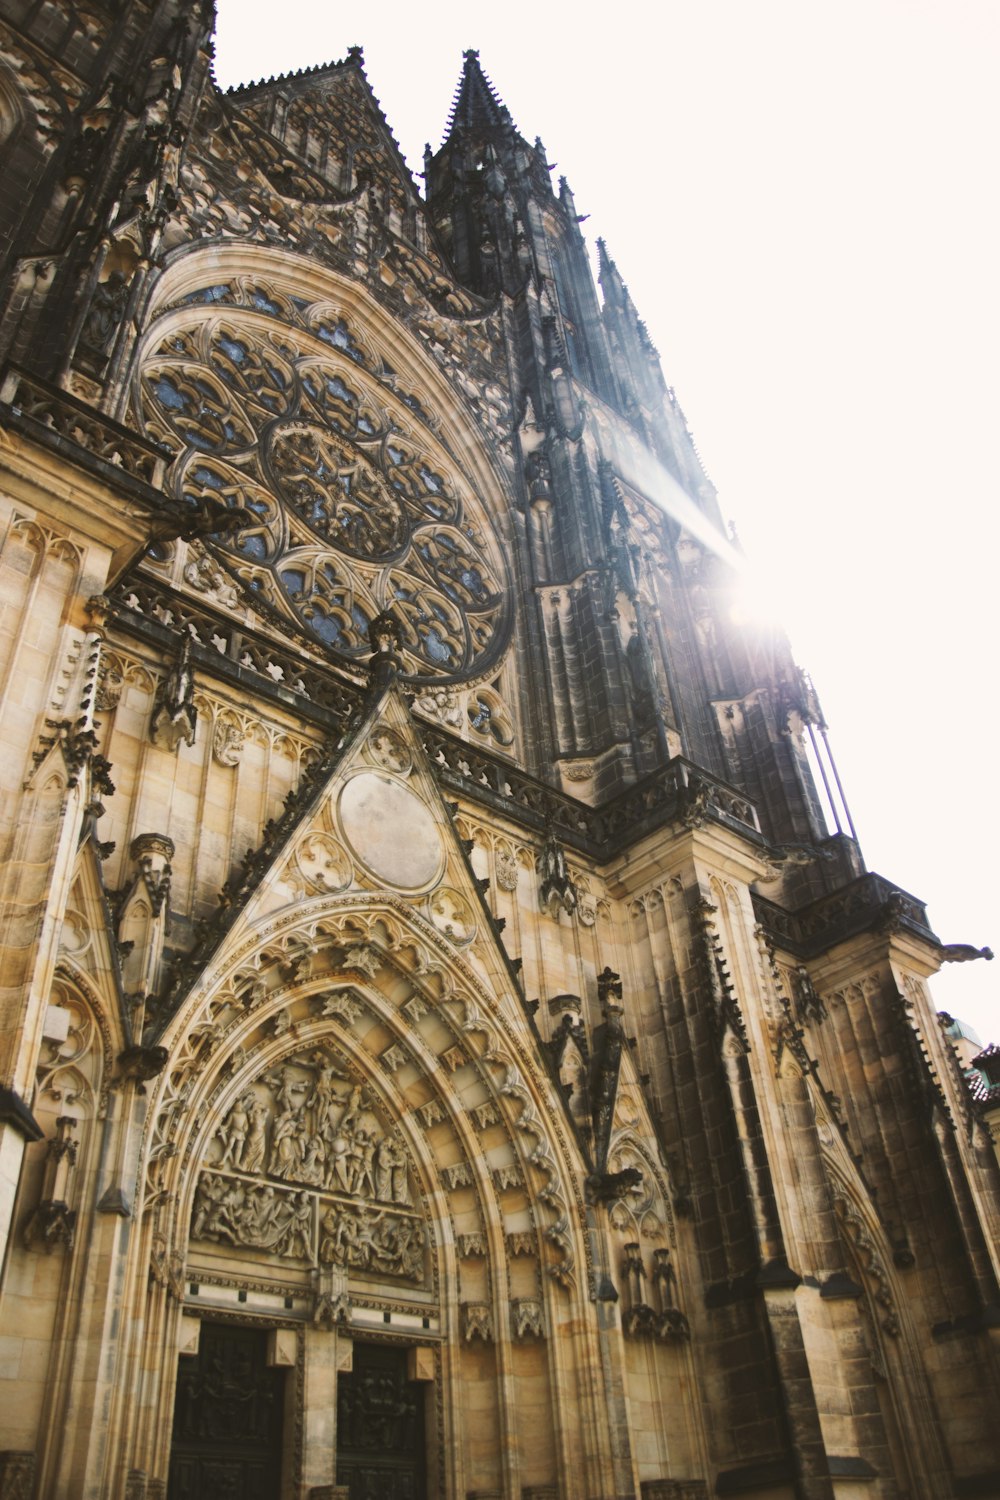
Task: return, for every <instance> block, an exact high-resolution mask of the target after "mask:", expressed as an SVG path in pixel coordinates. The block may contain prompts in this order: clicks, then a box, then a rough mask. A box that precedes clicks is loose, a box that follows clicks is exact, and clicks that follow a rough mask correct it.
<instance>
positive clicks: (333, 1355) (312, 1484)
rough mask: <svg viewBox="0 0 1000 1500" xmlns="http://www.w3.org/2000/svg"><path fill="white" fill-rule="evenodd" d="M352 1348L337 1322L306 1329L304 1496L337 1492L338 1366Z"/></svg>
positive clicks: (322, 1499) (310, 1499)
mask: <svg viewBox="0 0 1000 1500" xmlns="http://www.w3.org/2000/svg"><path fill="white" fill-rule="evenodd" d="M350 1352H351V1341H350V1339H344V1338H342V1337H341V1335H340V1334H339V1333H338V1331H337V1328H336V1326H334V1327H321V1328H307V1329H306V1330H305V1351H304V1356H305V1357H304V1368H303V1374H302V1413H301V1416H302V1489H301V1500H334V1497H335V1495H336V1493H337V1492H336V1479H337V1370H338V1366H339V1364H340V1362H341V1359H342V1357H343V1356H344V1355H345V1354H346V1355H347V1357H348V1359H349V1358H350ZM348 1368H350V1366H349V1365H348ZM344 1493H345V1494H346V1491H345V1492H344Z"/></svg>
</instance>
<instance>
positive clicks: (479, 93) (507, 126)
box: [444, 48, 515, 141]
mask: <svg viewBox="0 0 1000 1500" xmlns="http://www.w3.org/2000/svg"><path fill="white" fill-rule="evenodd" d="M463 56H464V59H465V62H464V64H463V67H462V76H461V78H460V79H459V82H458V88H457V89H456V90H455V100H454V103H453V104H452V107H451V114H450V115H449V117H448V124H447V127H446V129H445V137H444V138H445V141H448V140H449V139H450V138H451V137H452V136H453V135H455V134H456V132H458V131H467V132H468V133H469V134H472V135H481V134H484V133H489V132H491V131H499V130H502V131H507V130H513V129H514V128H515V126H514V121H513V120H512V119H511V116H510V110H509V109H508V108H507V106H506V105H505V104H503V103H502V102H501V100H500V96H499V95H498V94H497V91H496V89H495V88H494V87H493V85H492V83H491V82H490V80H489V79H488V78H487V76H486V74H485V73H484V72H483V70H482V68H481V67H480V64H479V53H478V52H476V51H474V50H473V49H472V48H469V50H468V51H467V52H465V53H463Z"/></svg>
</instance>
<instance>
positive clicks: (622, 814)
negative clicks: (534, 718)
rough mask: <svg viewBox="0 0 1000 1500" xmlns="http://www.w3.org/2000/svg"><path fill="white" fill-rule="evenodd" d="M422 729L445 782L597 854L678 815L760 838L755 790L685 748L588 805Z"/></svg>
mask: <svg viewBox="0 0 1000 1500" xmlns="http://www.w3.org/2000/svg"><path fill="white" fill-rule="evenodd" d="M421 736H422V739H423V743H424V748H425V750H426V751H427V753H428V755H429V757H430V760H431V763H432V765H433V766H434V768H435V770H436V771H437V772H438V775H439V777H440V780H441V781H442V783H443V784H444V785H445V786H447V787H449V788H450V789H451V790H453V791H455V792H457V793H459V794H460V795H462V796H465V797H468V798H469V799H470V800H471V801H473V802H479V803H482V804H485V805H486V806H488V807H491V808H494V809H495V810H497V811H499V812H503V813H505V814H506V815H507V816H508V817H510V818H512V819H513V820H514V821H515V822H519V823H522V824H526V825H527V826H528V827H530V828H532V829H535V830H537V831H539V832H541V831H543V830H544V831H548V830H551V831H552V832H554V833H556V834H557V835H558V836H559V837H560V838H561V839H562V840H563V841H564V842H565V843H566V844H568V845H570V846H571V847H574V848H576V849H579V850H580V851H581V852H583V853H587V854H589V855H591V856H592V857H593V858H595V859H609V858H611V857H612V856H613V855H615V854H617V853H618V852H619V851H620V850H621V849H623V848H625V847H627V846H628V845H629V844H632V843H635V841H636V839H637V838H641V837H642V835H643V834H644V833H647V832H651V831H652V830H653V829H654V828H657V827H659V826H660V825H662V824H664V823H668V822H674V821H678V820H679V821H680V822H682V823H684V824H685V825H687V826H689V827H692V826H695V825H696V824H698V823H701V822H704V821H706V820H710V821H716V822H720V823H724V824H727V825H728V826H730V827H733V828H734V829H735V830H736V831H738V832H739V833H741V834H743V836H744V837H750V838H752V839H753V840H754V841H755V842H760V840H761V833H760V822H759V819H758V817H757V812H756V809H755V808H754V805H753V803H752V802H751V801H750V800H749V798H747V797H745V796H743V795H742V793H740V792H738V791H737V790H736V789H735V788H734V787H731V786H729V785H727V783H726V782H724V781H720V780H719V779H718V778H717V777H715V776H712V775H710V774H709V773H708V772H707V771H703V770H702V769H701V768H700V767H699V766H696V765H694V764H693V762H691V761H689V760H685V759H684V758H683V757H682V756H679V755H678V756H675V757H674V759H673V760H671V761H669V762H668V764H667V765H665V766H660V767H659V768H658V769H657V770H655V771H652V772H651V773H650V774H649V775H648V776H644V777H643V779H642V780H641V781H638V782H636V784H635V785H634V786H630V787H626V788H625V789H624V791H621V792H619V793H618V794H617V795H616V796H615V797H613V798H612V799H611V801H610V802H606V803H604V804H602V805H601V806H600V807H590V806H588V804H587V803H585V802H579V801H577V799H576V798H575V797H570V796H567V795H566V793H565V792H560V791H557V790H556V789H555V788H554V787H551V786H548V785H546V784H545V783H544V782H541V781H537V780H536V779H535V778H534V777H533V776H528V775H526V774H525V773H524V772H523V771H519V770H518V769H517V768H516V767H515V766H512V765H511V764H510V762H509V761H506V760H502V759H501V758H500V757H499V756H493V755H490V754H489V753H488V752H487V751H485V750H481V749H479V748H477V747H475V746H472V745H468V744H466V743H465V742H464V741H463V740H459V739H456V738H454V737H453V736H452V735H450V734H448V733H446V732H445V731H444V730H442V729H438V728H434V727H431V726H430V725H427V726H423V727H422V729H421Z"/></svg>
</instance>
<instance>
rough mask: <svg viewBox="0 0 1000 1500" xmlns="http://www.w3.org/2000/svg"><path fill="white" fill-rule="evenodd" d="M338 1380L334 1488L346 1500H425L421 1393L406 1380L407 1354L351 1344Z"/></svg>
mask: <svg viewBox="0 0 1000 1500" xmlns="http://www.w3.org/2000/svg"><path fill="white" fill-rule="evenodd" d="M353 1363H354V1369H353V1372H352V1373H351V1374H350V1375H341V1376H340V1377H339V1378H338V1380H337V1483H338V1484H345V1485H347V1487H348V1490H349V1493H350V1500H425V1495H426V1470H425V1459H424V1388H423V1386H422V1385H420V1384H418V1383H417V1382H416V1381H412V1380H407V1378H406V1350H405V1349H396V1348H393V1347H392V1346H391V1345H384V1344H358V1343H356V1344H355V1345H354V1360H353Z"/></svg>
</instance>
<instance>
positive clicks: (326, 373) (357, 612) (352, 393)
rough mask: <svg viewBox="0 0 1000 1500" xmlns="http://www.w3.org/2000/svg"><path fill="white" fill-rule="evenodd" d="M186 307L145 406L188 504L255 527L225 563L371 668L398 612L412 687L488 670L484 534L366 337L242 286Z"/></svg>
mask: <svg viewBox="0 0 1000 1500" xmlns="http://www.w3.org/2000/svg"><path fill="white" fill-rule="evenodd" d="M232 303H235V304H237V307H236V308H235V309H234V310H233V311H232V312H231V313H229V314H226V313H223V312H222V311H221V310H220V306H221V305H225V304H232ZM184 304H185V307H186V309H187V310H186V311H185V312H181V310H180V309H179V308H175V309H174V311H173V313H172V314H169V315H168V320H167V323H166V327H165V329H164V331H162V332H161V333H160V335H159V336H158V338H157V337H154V340H153V342H152V343H151V345H150V352H149V353H148V354H147V357H146V360H145V365H144V369H143V374H142V382H141V391H140V395H139V398H138V404H139V406H140V408H141V410H142V413H143V417H144V421H145V424H146V427H147V430H148V431H149V433H150V434H151V435H152V436H155V437H156V438H157V439H158V440H159V441H161V442H163V443H165V444H166V445H167V446H168V447H170V448H171V449H172V450H173V451H174V452H175V453H176V454H177V459H176V462H175V465H174V471H173V472H174V481H173V482H174V486H175V489H176V491H177V493H178V495H179V496H180V497H181V498H182V499H183V500H184V501H186V502H187V503H188V504H190V505H192V506H197V505H200V504H201V503H202V502H203V500H204V498H205V496H206V495H209V496H211V497H212V498H214V499H215V500H221V501H222V502H223V503H224V504H225V505H226V506H227V507H228V508H230V509H238V510H240V511H242V512H244V513H245V514H244V524H243V525H242V527H241V528H240V529H239V530H238V531H237V532H236V533H235V535H233V536H232V537H230V538H228V539H226V540H221V539H220V540H219V541H218V542H217V544H216V555H217V556H218V557H220V558H221V559H222V560H223V561H224V562H225V563H226V565H227V567H228V568H229V569H230V570H231V571H232V572H233V573H234V574H235V575H236V576H237V577H238V578H239V579H240V580H241V581H242V583H243V584H244V586H245V587H247V588H249V589H250V590H252V591H253V593H254V594H255V595H256V597H257V598H258V599H259V600H263V601H264V602H266V603H267V604H268V605H270V606H271V607H272V608H273V609H275V610H277V611H278V612H279V613H280V615H281V616H282V617H283V618H284V619H285V620H287V619H288V618H289V615H291V616H292V617H293V618H294V619H295V620H296V621H297V623H298V624H299V625H300V626H301V627H303V628H304V629H305V630H306V631H307V632H308V633H309V634H310V635H311V636H313V637H314V638H316V639H318V640H320V641H322V642H323V643H324V645H326V646H327V647H328V648H329V649H331V650H332V651H334V652H335V653H337V654H338V655H343V656H347V657H356V656H359V655H362V654H364V653H365V652H367V651H368V650H369V649H370V644H369V640H368V626H369V623H370V622H371V620H372V619H374V617H375V616H376V615H377V614H379V613H380V612H382V611H384V610H385V609H387V608H392V609H393V610H394V612H395V613H396V615H397V616H398V618H399V619H400V620H401V622H402V625H403V631H404V651H405V654H406V655H407V657H408V662H407V665H408V668H409V670H410V672H411V674H412V675H414V676H418V677H434V676H440V675H442V674H444V675H447V676H462V675H466V674H468V673H469V672H471V671H476V672H478V671H480V670H482V669H483V668H485V667H486V666H487V665H489V664H490V663H491V662H493V661H494V660H495V658H496V656H497V654H498V652H499V649H500V647H501V645H502V638H503V635H504V628H505V623H506V605H505V569H504V564H503V561H502V557H501V554H500V552H499V550H498V548H497V547H496V544H495V541H494V539H493V537H492V531H491V528H490V525H489V522H488V521H487V518H486V515H485V512H484V510H483V509H482V507H481V505H480V504H479V501H478V499H477V498H476V497H475V496H474V495H473V493H472V491H471V489H470V487H469V485H468V484H467V482H466V481H465V479H464V478H462V477H461V476H460V475H459V473H458V471H457V469H456V468H455V466H454V465H453V464H452V463H451V462H450V460H448V459H447V457H446V455H445V453H444V451H443V450H442V448H441V446H440V443H439V442H438V440H437V439H436V438H434V437H432V436H431V431H430V424H429V419H428V414H427V412H426V409H425V407H424V406H423V404H422V403H421V402H420V401H418V400H417V398H416V397H414V396H412V395H411V394H410V393H408V392H407V391H405V390H404V389H402V388H400V385H399V381H398V380H397V378H396V376H395V373H394V372H392V371H389V370H388V367H387V366H386V365H385V363H384V361H383V360H382V359H380V357H379V355H378V353H377V352H376V350H375V348H374V346H373V345H372V344H371V343H370V341H368V340H366V339H365V338H364V336H363V334H362V333H361V331H360V329H356V328H355V327H354V326H353V324H351V325H349V324H348V322H347V320H346V319H345V317H344V316H343V315H342V314H339V313H338V312H337V310H336V309H333V308H331V306H330V304H328V303H315V304H312V305H308V304H306V303H304V302H303V301H302V299H296V300H293V299H290V298H288V297H284V296H281V295H280V294H278V293H276V292H273V291H272V290H271V289H270V288H265V287H263V286H261V285H258V284H256V283H253V282H251V281H249V280H247V279H246V278H243V279H241V280H239V281H237V282H234V283H233V284H231V285H230V284H226V285H220V286H212V287H206V288H204V289H203V290H201V291H199V292H195V293H192V294H190V295H189V296H188V297H187V298H185V299H184ZM199 304H201V305H199Z"/></svg>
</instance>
